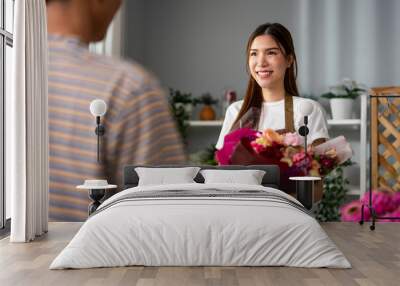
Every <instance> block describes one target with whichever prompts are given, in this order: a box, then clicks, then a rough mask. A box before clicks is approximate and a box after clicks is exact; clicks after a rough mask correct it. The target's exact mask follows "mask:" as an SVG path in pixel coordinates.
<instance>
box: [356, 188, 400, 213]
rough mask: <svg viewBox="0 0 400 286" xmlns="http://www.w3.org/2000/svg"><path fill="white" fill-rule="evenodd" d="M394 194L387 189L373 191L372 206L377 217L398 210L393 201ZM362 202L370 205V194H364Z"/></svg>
mask: <svg viewBox="0 0 400 286" xmlns="http://www.w3.org/2000/svg"><path fill="white" fill-rule="evenodd" d="M393 198H394V197H393V193H392V192H390V191H389V190H386V189H378V190H375V191H372V206H373V207H374V209H375V212H376V214H377V215H383V214H385V213H388V212H392V211H394V210H395V209H396V205H395V203H394V200H393ZM361 201H362V202H363V203H364V204H365V205H368V204H369V192H366V193H365V194H364V197H363V198H362V199H361Z"/></svg>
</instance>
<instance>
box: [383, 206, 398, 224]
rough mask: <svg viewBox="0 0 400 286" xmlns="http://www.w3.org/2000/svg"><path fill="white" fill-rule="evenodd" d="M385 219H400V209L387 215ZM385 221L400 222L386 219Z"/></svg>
mask: <svg viewBox="0 0 400 286" xmlns="http://www.w3.org/2000/svg"><path fill="white" fill-rule="evenodd" d="M385 217H400V207H398V208H397V209H395V210H394V211H392V212H389V213H386V214H385ZM385 221H394V222H400V219H386V220H385Z"/></svg>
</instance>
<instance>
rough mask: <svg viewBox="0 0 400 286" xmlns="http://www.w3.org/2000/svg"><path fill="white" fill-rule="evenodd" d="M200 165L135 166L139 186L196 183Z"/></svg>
mask: <svg viewBox="0 0 400 286" xmlns="http://www.w3.org/2000/svg"><path fill="white" fill-rule="evenodd" d="M199 170H200V168H199V167H183V168H169V167H166V168H146V167H137V168H135V171H136V173H137V174H138V176H139V184H138V186H149V185H167V184H185V183H195V181H194V180H193V179H194V178H195V177H196V175H197V173H198V172H199Z"/></svg>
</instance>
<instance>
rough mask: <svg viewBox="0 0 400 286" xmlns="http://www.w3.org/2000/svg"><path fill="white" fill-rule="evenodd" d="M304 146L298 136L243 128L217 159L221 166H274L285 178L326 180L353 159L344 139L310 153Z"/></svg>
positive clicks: (228, 139) (228, 138) (227, 140)
mask: <svg viewBox="0 0 400 286" xmlns="http://www.w3.org/2000/svg"><path fill="white" fill-rule="evenodd" d="M302 144H303V137H301V136H300V135H298V134H297V133H286V134H279V133H278V132H276V131H274V130H272V129H266V130H265V131H264V132H259V131H255V130H252V129H248V128H241V129H237V130H235V131H233V132H231V133H230V134H228V135H226V136H225V138H224V146H223V148H222V149H220V150H218V151H217V152H216V154H215V156H216V160H217V162H218V163H219V164H220V165H231V164H239V165H252V164H275V165H278V166H279V167H280V169H281V173H284V174H285V176H307V175H310V176H325V175H327V174H328V173H329V172H330V171H332V170H333V169H334V168H336V167H337V166H338V165H340V164H342V163H343V162H345V161H346V160H348V159H349V158H351V156H352V150H351V148H350V145H349V144H348V143H347V142H346V140H345V138H344V137H343V136H339V137H337V138H335V139H332V140H329V141H327V142H325V143H323V144H321V145H319V146H317V147H311V146H310V147H308V149H307V151H306V150H305V149H304V147H303V146H302Z"/></svg>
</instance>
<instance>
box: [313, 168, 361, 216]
mask: <svg viewBox="0 0 400 286" xmlns="http://www.w3.org/2000/svg"><path fill="white" fill-rule="evenodd" d="M352 164H353V163H352V162H351V161H350V160H348V161H346V162H345V163H343V164H342V165H341V166H339V167H337V168H336V169H335V170H333V171H332V172H331V173H330V174H329V175H328V176H326V177H325V178H324V195H323V197H322V200H321V202H320V203H319V204H318V207H317V210H316V211H315V215H316V216H315V218H316V219H317V220H319V221H323V222H325V221H340V212H339V208H340V206H341V205H342V204H343V203H344V200H345V196H346V192H347V186H348V184H349V181H348V180H347V179H346V178H344V176H343V169H344V167H346V166H350V165H352Z"/></svg>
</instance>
